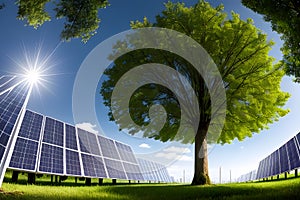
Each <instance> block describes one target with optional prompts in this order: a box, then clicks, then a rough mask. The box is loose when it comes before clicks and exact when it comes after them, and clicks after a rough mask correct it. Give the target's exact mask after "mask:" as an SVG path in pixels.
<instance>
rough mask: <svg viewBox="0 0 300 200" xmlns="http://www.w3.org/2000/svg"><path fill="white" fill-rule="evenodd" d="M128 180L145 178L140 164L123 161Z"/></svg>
mask: <svg viewBox="0 0 300 200" xmlns="http://www.w3.org/2000/svg"><path fill="white" fill-rule="evenodd" d="M123 165H124V168H125V172H126V174H127V178H128V180H144V177H143V176H142V173H141V170H140V167H139V165H135V164H130V163H125V162H123Z"/></svg>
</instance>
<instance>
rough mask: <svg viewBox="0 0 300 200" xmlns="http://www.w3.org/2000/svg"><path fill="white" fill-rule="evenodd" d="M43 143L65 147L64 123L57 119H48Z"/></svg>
mask: <svg viewBox="0 0 300 200" xmlns="http://www.w3.org/2000/svg"><path fill="white" fill-rule="evenodd" d="M43 142H47V143H49V144H55V145H58V146H61V147H63V145H64V127H63V123H62V122H60V121H57V120H55V119H52V118H49V117H46V122H45V129H44V136H43Z"/></svg>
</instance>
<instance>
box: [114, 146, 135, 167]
mask: <svg viewBox="0 0 300 200" xmlns="http://www.w3.org/2000/svg"><path fill="white" fill-rule="evenodd" d="M116 145H117V148H118V151H119V154H120V156H121V160H124V161H127V162H131V163H135V164H137V161H136V159H135V156H134V154H133V151H132V149H131V148H130V146H128V145H125V144H122V143H120V142H117V141H116Z"/></svg>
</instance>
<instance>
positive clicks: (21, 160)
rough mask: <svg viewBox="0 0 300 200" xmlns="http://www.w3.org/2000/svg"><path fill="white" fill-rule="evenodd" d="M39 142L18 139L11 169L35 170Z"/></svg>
mask: <svg viewBox="0 0 300 200" xmlns="http://www.w3.org/2000/svg"><path fill="white" fill-rule="evenodd" d="M37 151H38V142H35V141H32V140H27V139H23V138H17V141H16V145H15V147H14V151H13V154H12V157H11V160H10V164H9V167H12V168H17V169H22V170H31V171H34V170H35V166H36V158H37Z"/></svg>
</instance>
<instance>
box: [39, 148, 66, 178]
mask: <svg viewBox="0 0 300 200" xmlns="http://www.w3.org/2000/svg"><path fill="white" fill-rule="evenodd" d="M63 169H64V167H63V148H61V147H57V146H52V145H48V144H43V145H42V151H41V157H40V165H39V171H40V172H48V173H54V174H63V171H64V170H63Z"/></svg>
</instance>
